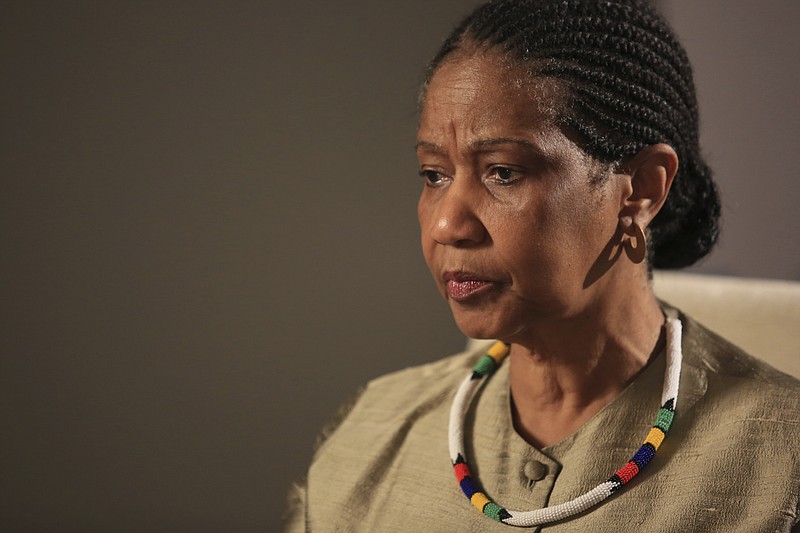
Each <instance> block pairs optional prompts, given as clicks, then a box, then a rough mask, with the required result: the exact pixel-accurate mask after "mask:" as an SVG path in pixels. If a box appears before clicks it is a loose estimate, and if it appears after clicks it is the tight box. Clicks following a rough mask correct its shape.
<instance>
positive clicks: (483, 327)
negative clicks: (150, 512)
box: [453, 310, 503, 339]
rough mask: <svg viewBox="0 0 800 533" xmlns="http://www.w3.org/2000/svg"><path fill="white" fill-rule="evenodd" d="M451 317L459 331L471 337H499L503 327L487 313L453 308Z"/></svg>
mask: <svg viewBox="0 0 800 533" xmlns="http://www.w3.org/2000/svg"><path fill="white" fill-rule="evenodd" d="M453 318H454V319H455V321H456V326H458V329H460V330H461V333H463V334H464V335H466V336H467V337H470V338H472V339H500V338H502V335H503V328H501V327H498V326H499V325H498V324H495V323H494V321H493V320H491V319H488V320H487V318H488V317H487V315H485V314H482V313H477V312H467V313H465V312H459V311H456V310H453Z"/></svg>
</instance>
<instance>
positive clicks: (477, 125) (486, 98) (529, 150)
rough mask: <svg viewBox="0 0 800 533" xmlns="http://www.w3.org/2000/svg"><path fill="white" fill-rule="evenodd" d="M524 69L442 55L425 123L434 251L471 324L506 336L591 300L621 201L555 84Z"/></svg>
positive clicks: (475, 330)
mask: <svg viewBox="0 0 800 533" xmlns="http://www.w3.org/2000/svg"><path fill="white" fill-rule="evenodd" d="M523 76H524V74H520V75H518V71H516V70H515V69H513V68H510V67H508V66H507V65H506V63H504V62H503V60H502V57H501V56H500V55H496V54H494V53H486V54H478V55H475V56H472V57H466V58H463V59H454V60H451V61H449V62H446V63H444V64H443V65H442V66H440V67H439V69H438V71H437V72H436V73H435V74H434V76H433V78H432V80H431V82H430V84H429V86H428V89H427V93H426V97H425V102H424V106H423V109H422V113H421V116H420V127H419V132H418V134H417V155H418V158H419V164H420V172H421V175H422V176H423V178H424V181H425V185H424V189H423V191H422V194H421V196H420V199H419V207H418V214H419V222H420V226H421V231H422V249H423V253H424V255H425V261H426V263H427V264H428V267H429V268H430V270H431V273H432V274H433V277H434V279H435V280H436V283H437V285H438V287H439V289H440V291H441V293H442V294H443V296H444V297H445V299H446V300H447V301H448V302H449V304H450V307H451V309H452V312H453V315H454V317H455V319H456V322H457V323H458V325H459V327H460V328H461V330H462V331H463V332H464V333H465V334H467V335H469V336H472V337H478V338H500V339H503V340H506V341H508V342H517V341H518V340H520V339H523V338H524V337H525V335H526V331H528V328H529V327H530V326H532V325H534V324H536V323H537V322H541V321H543V320H544V321H546V320H551V319H559V318H563V317H570V316H573V317H574V316H577V315H579V314H580V313H582V312H586V310H587V309H589V308H590V304H591V301H592V299H593V298H596V297H597V295H598V291H599V290H601V289H599V288H598V287H600V286H602V285H603V283H602V281H603V280H601V282H600V283H595V284H592V285H590V286H589V287H587V288H584V283H585V281H586V279H587V274H588V273H589V270H590V269H591V267H592V265H593V264H594V263H595V261H596V260H597V259H598V257H599V256H600V255H601V252H602V250H603V249H604V247H605V246H606V245H607V244H608V243H609V242H610V240H611V238H612V236H613V235H614V233H615V230H616V228H617V224H618V217H619V211H620V207H621V203H620V196H621V193H620V191H619V190H618V189H619V188H620V185H619V184H618V181H617V180H615V179H613V178H614V177H613V175H612V176H611V178H609V179H606V180H602V181H601V183H600V184H597V183H596V182H595V183H593V181H592V178H593V177H597V176H598V174H600V173H601V172H602V169H601V168H600V166H599V165H598V164H597V163H596V162H594V161H593V160H591V159H590V158H589V157H587V156H586V155H585V154H584V152H583V151H582V150H581V149H579V148H578V147H577V146H576V145H575V143H574V142H572V141H571V140H570V139H569V138H567V137H566V136H565V135H564V133H562V131H561V130H560V129H559V128H558V127H557V126H556V125H555V124H554V120H553V116H554V113H553V112H552V110H551V108H552V107H553V105H556V104H557V103H558V102H557V101H556V100H558V92H557V91H556V90H554V89H553V86H552V84H548V83H546V82H544V81H542V82H541V83H532V82H531V80H530V78H524V77H523ZM520 80H524V81H523V82H520ZM595 181H597V180H595Z"/></svg>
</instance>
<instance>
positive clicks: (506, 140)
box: [414, 137, 541, 154]
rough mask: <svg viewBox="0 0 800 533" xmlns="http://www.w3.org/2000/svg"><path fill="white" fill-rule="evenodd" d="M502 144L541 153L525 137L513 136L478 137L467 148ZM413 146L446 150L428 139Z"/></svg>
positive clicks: (434, 150)
mask: <svg viewBox="0 0 800 533" xmlns="http://www.w3.org/2000/svg"><path fill="white" fill-rule="evenodd" d="M503 144H512V145H517V146H522V147H524V148H527V149H528V150H531V151H534V152H536V153H541V150H540V149H539V148H538V147H537V146H536V145H534V144H533V143H531V142H530V141H526V140H525V139H516V138H514V137H493V138H490V139H478V140H475V141H472V142H471V143H469V148H470V149H471V150H481V149H483V148H492V147H494V146H500V145H503ZM414 147H415V148H416V149H420V148H423V149H425V150H428V151H429V152H435V153H438V154H444V153H446V152H447V150H445V149H444V148H443V147H442V146H440V145H438V144H435V143H432V142H428V141H417V143H416V144H415V145H414Z"/></svg>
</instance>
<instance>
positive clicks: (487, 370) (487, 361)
mask: <svg viewBox="0 0 800 533" xmlns="http://www.w3.org/2000/svg"><path fill="white" fill-rule="evenodd" d="M495 368H497V363H495V362H494V359H492V358H491V357H489V356H488V355H484V356H483V357H481V359H480V361H478V364H476V365H475V368H473V369H472V371H473V372H475V373H476V374H480V375H481V376H486V375H487V374H491V373H492V372H494V369H495Z"/></svg>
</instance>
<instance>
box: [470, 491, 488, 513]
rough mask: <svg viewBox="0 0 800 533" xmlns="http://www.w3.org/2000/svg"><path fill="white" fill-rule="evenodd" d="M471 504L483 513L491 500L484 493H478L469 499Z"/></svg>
mask: <svg viewBox="0 0 800 533" xmlns="http://www.w3.org/2000/svg"><path fill="white" fill-rule="evenodd" d="M469 502H470V503H471V504H472V505H474V506H475V508H476V509H477V510H479V511H480V512H483V508H484V507H485V506H486V504H487V503H489V498H487V497H486V494H484V493H482V492H476V493H475V494H473V495H472V498H470V499H469Z"/></svg>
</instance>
